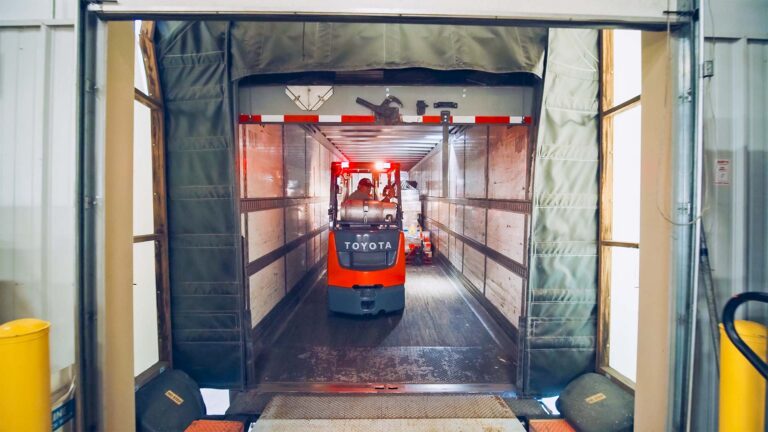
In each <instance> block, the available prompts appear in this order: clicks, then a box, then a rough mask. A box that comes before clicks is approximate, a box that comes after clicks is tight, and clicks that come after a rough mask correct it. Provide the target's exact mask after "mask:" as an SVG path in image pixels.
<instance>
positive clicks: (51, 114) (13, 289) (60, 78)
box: [0, 1, 77, 389]
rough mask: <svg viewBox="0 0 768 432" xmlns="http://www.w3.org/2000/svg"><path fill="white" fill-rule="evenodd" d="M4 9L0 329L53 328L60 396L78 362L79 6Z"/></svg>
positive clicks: (0, 44)
mask: <svg viewBox="0 0 768 432" xmlns="http://www.w3.org/2000/svg"><path fill="white" fill-rule="evenodd" d="M14 3H15V4H14ZM2 9H3V10H2V12H1V13H0V14H2V16H3V17H2V20H3V22H2V23H0V323H2V322H6V321H10V320H13V319H17V318H22V317H36V318H42V319H45V320H48V321H50V322H51V323H52V327H51V337H50V341H51V371H52V383H51V384H52V387H53V388H54V389H56V388H59V387H61V386H64V385H67V381H68V380H69V379H71V370H70V369H69V368H70V366H71V365H72V364H73V363H74V361H75V322H76V320H75V281H76V279H75V255H76V238H75V232H76V205H75V197H76V189H75V187H76V184H77V178H76V157H77V151H76V145H75V124H76V123H75V67H76V64H75V61H76V55H75V46H76V44H75V30H74V16H75V12H76V4H75V3H74V2H69V1H57V2H50V1H49V2H40V1H38V2H35V4H28V3H24V2H21V3H19V2H4V4H3V6H2ZM14 20H17V21H14Z"/></svg>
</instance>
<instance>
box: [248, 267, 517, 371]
mask: <svg viewBox="0 0 768 432" xmlns="http://www.w3.org/2000/svg"><path fill="white" fill-rule="evenodd" d="M462 290H463V288H462V287H460V286H459V285H458V284H457V283H456V282H454V281H452V280H451V279H450V278H449V276H448V275H447V274H446V273H445V272H444V271H443V270H442V269H440V268H439V267H437V266H425V267H415V268H408V275H407V282H406V307H405V310H404V312H402V313H401V314H389V315H386V316H377V317H352V316H345V315H337V314H332V313H329V312H328V310H327V307H326V291H325V281H324V280H322V279H321V280H320V281H319V283H318V284H316V285H315V286H314V287H312V288H311V291H310V292H309V293H308V294H307V296H306V297H305V298H304V300H303V301H302V302H301V303H300V304H299V305H298V309H297V310H296V311H295V313H292V314H291V315H290V316H289V317H288V318H287V319H288V322H286V323H285V325H283V326H280V328H279V333H278V334H275V335H271V337H270V335H266V336H265V337H266V338H269V340H272V341H273V342H272V343H271V344H268V345H267V346H268V348H266V349H264V350H262V351H261V353H259V354H258V356H257V358H256V365H255V370H256V376H257V381H258V383H259V384H266V383H346V384H364V383H413V384H447V383H450V384H513V383H514V376H515V373H514V372H515V370H514V367H515V362H516V360H515V359H516V353H515V348H514V346H513V344H512V343H511V341H510V340H509V339H508V338H507V337H506V335H504V334H502V332H501V331H500V330H499V329H498V328H497V327H496V325H495V323H493V322H492V320H491V319H490V318H488V317H487V316H486V315H485V313H484V312H483V311H481V306H480V305H479V304H477V303H476V300H475V299H474V298H472V296H471V295H470V294H469V293H467V292H464V291H462ZM475 311H478V313H475Z"/></svg>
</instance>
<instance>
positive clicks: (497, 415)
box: [250, 395, 525, 432]
mask: <svg viewBox="0 0 768 432" xmlns="http://www.w3.org/2000/svg"><path fill="white" fill-rule="evenodd" d="M250 430H251V431H253V432H282V431H306V432H321V431H343V432H357V431H360V432H363V431H364V432H376V431H406V430H407V431H457V432H458V431H484V432H524V431H525V429H524V428H523V426H522V424H521V423H520V422H519V421H518V420H517V417H516V416H515V413H513V412H512V410H511V409H509V406H507V404H506V403H505V402H504V400H503V399H501V398H500V397H498V396H492V395H354V396H353V395H295V396H293V395H279V396H275V397H274V398H273V399H272V401H270V402H269V404H268V405H267V408H266V409H265V410H264V413H263V414H262V415H261V417H260V418H259V420H258V421H257V422H256V423H254V424H253V425H251V429H250Z"/></svg>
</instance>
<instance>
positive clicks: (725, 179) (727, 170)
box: [715, 159, 731, 186]
mask: <svg viewBox="0 0 768 432" xmlns="http://www.w3.org/2000/svg"><path fill="white" fill-rule="evenodd" d="M715 184H716V185H720V186H727V185H730V184H731V160H730V159H718V160H716V161H715Z"/></svg>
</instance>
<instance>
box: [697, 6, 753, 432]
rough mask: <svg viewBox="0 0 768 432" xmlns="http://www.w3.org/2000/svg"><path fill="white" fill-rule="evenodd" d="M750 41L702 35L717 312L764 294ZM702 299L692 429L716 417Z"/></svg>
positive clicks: (705, 219) (706, 216)
mask: <svg viewBox="0 0 768 432" xmlns="http://www.w3.org/2000/svg"><path fill="white" fill-rule="evenodd" d="M760 13H762V14H763V15H764V16H765V19H768V3H765V6H764V7H763V9H762V12H760V11H754V15H759V14H760ZM762 22H763V23H765V21H762ZM716 24H717V23H716ZM721 25H722V26H723V30H718V27H715V29H714V31H716V32H717V34H723V35H724V36H731V35H734V33H733V32H731V31H729V28H728V27H727V25H728V23H722V24H721ZM763 27H764V26H763ZM733 31H735V29H733ZM739 31H741V32H748V33H749V29H748V28H746V29H740V30H739ZM763 33H765V29H764V28H763ZM755 36H756V37H737V38H732V37H717V38H715V37H712V38H708V39H707V43H706V47H705V52H704V56H705V59H708V60H712V61H713V62H714V75H713V76H712V77H711V78H706V79H705V80H704V161H703V164H704V184H703V194H704V203H703V206H702V207H703V215H702V223H703V225H702V227H703V230H704V233H705V235H706V236H707V242H708V246H709V259H710V265H711V267H712V275H711V276H712V281H713V286H714V293H715V300H716V304H717V309H718V313H722V310H723V307H724V305H725V302H726V301H727V300H728V298H729V297H731V296H732V295H734V294H737V293H740V292H744V291H763V292H765V291H766V290H768V271H767V270H766V269H768V253H766V248H767V247H768V221H767V220H766V214H768V199H766V187H768V85H766V77H768V34H763V35H755ZM722 168H725V171H722V172H721V174H720V175H718V170H719V169H722ZM705 300H706V299H705V297H704V292H703V290H702V289H701V288H700V292H699V312H698V323H697V324H698V330H697V335H698V338H697V365H696V379H695V383H696V384H695V385H696V393H697V396H696V397H695V398H694V400H695V401H696V403H695V404H694V410H695V414H696V415H695V417H694V426H696V425H699V428H702V427H703V426H701V425H705V424H717V423H716V422H717V412H718V411H717V410H714V409H710V407H713V406H717V398H718V377H717V369H716V364H715V356H716V352H715V350H714V348H713V347H714V344H713V342H712V338H711V331H710V324H709V322H710V321H709V315H708V313H707V309H706V302H705ZM767 310H768V308H766V307H765V306H763V305H760V304H756V303H752V304H749V305H746V306H744V307H742V308H741V310H740V311H739V315H737V318H739V319H749V320H753V321H757V322H762V323H763V324H765V323H766V322H767V321H768V313H767V312H766V311H767Z"/></svg>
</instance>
